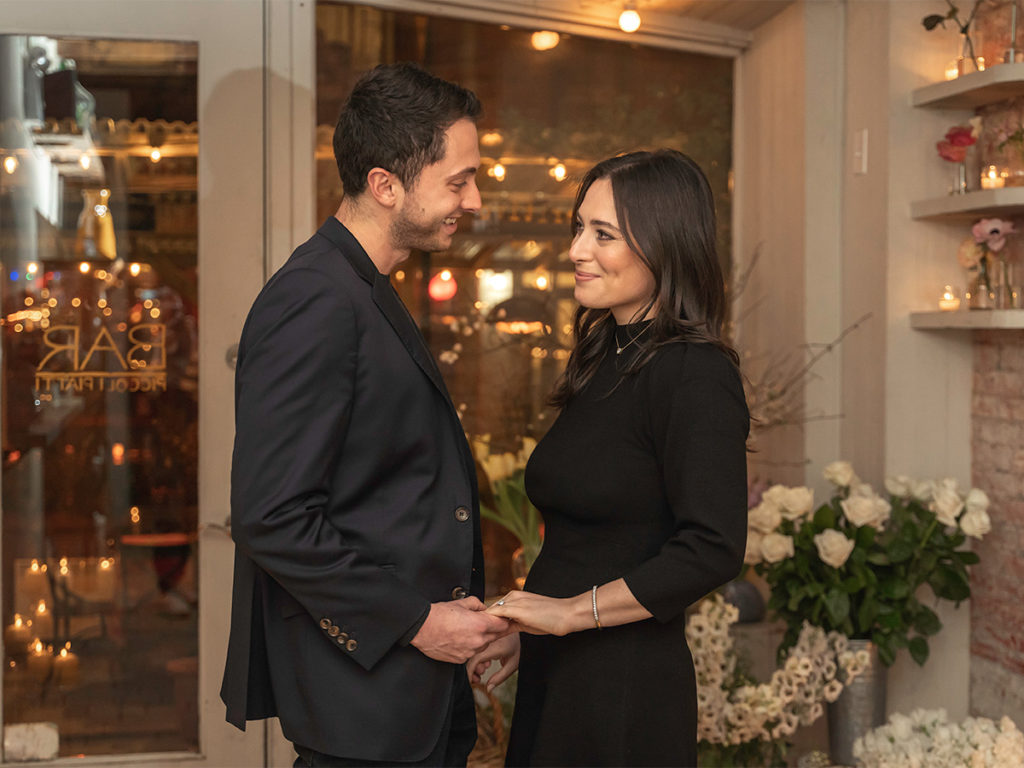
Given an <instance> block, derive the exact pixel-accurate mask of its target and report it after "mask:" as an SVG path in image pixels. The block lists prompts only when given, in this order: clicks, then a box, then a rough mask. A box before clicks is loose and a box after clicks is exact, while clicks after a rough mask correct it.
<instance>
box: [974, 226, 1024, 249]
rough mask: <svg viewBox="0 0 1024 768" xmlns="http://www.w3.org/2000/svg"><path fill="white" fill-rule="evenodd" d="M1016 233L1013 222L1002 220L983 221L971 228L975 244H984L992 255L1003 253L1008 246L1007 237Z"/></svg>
mask: <svg viewBox="0 0 1024 768" xmlns="http://www.w3.org/2000/svg"><path fill="white" fill-rule="evenodd" d="M1015 233H1016V230H1014V228H1013V222H1012V221H1003V220H1002V219H982V220H981V221H979V222H978V223H977V224H975V225H974V226H973V227H971V234H972V235H974V242H976V243H978V244H982V243H983V244H984V245H985V247H986V248H987V249H988V250H990V251H991V252H992V253H996V252H998V251H1001V250H1002V249H1003V246H1004V245H1006V237H1007V236H1008V235H1012V234H1015Z"/></svg>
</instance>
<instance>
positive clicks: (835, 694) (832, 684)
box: [825, 680, 843, 704]
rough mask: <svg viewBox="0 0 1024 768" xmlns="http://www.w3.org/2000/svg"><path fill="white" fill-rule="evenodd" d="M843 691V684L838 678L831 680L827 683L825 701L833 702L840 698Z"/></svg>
mask: <svg viewBox="0 0 1024 768" xmlns="http://www.w3.org/2000/svg"><path fill="white" fill-rule="evenodd" d="M842 692H843V684H842V683H840V682H839V681H838V680H829V681H828V683H826V684H825V701H827V702H828V703H829V704H831V703H832V702H833V701H835V700H836V699H838V698H839V694H840V693H842Z"/></svg>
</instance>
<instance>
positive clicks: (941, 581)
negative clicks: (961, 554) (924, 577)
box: [928, 566, 971, 603]
mask: <svg viewBox="0 0 1024 768" xmlns="http://www.w3.org/2000/svg"><path fill="white" fill-rule="evenodd" d="M928 584H929V586H931V588H932V591H933V592H934V593H935V594H936V596H937V597H941V598H943V599H944V600H953V601H954V602H957V603H959V602H961V601H962V600H966V599H967V598H969V597H970V596H971V585H970V583H969V582H968V581H967V579H966V577H965V576H964V575H963V574H960V573H958V572H957V571H956V570H955V569H953V568H950V567H948V566H939V567H938V568H936V569H935V570H934V571H933V572H932V574H931V576H929V578H928Z"/></svg>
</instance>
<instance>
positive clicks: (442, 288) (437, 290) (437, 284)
mask: <svg viewBox="0 0 1024 768" xmlns="http://www.w3.org/2000/svg"><path fill="white" fill-rule="evenodd" d="M458 290H459V285H458V283H456V282H455V278H454V277H452V273H451V272H450V271H448V270H447V269H446V270H444V271H442V272H439V273H438V274H436V275H434V276H433V277H432V278H430V282H429V283H427V293H428V294H429V295H430V298H432V299H433V300H434V301H448V300H449V299H450V298H452V297H453V296H454V295H455V293H456V291H458Z"/></svg>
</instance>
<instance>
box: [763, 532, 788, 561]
mask: <svg viewBox="0 0 1024 768" xmlns="http://www.w3.org/2000/svg"><path fill="white" fill-rule="evenodd" d="M793 553H794V550H793V537H792V536H783V535H782V534H781V533H769V534H768V535H767V536H765V537H764V538H763V539H761V557H763V558H764V560H765V562H766V563H778V562H780V561H782V560H785V559H786V558H787V557H792V556H793Z"/></svg>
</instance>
